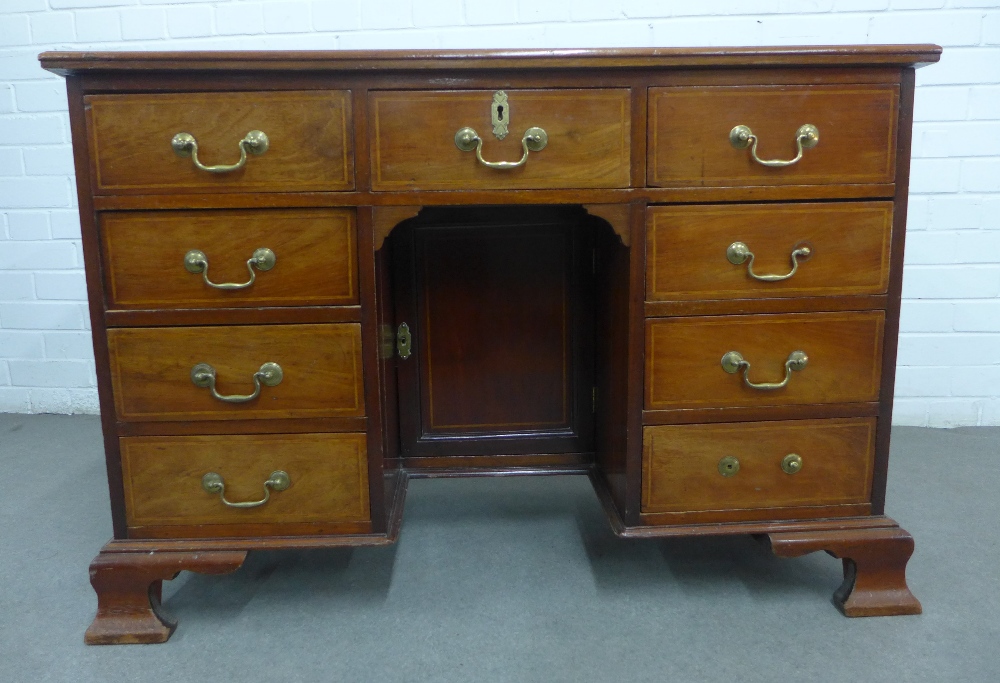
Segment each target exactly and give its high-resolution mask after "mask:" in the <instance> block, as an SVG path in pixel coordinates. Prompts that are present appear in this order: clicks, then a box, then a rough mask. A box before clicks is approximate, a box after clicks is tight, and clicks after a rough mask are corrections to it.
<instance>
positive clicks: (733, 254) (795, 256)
mask: <svg viewBox="0 0 1000 683" xmlns="http://www.w3.org/2000/svg"><path fill="white" fill-rule="evenodd" d="M791 256H792V269H791V270H790V271H788V272H787V273H785V274H784V275H758V274H757V273H755V272H753V258H754V254H753V252H752V251H750V247H748V246H747V245H746V243H745V242H733V243H732V244H730V245H729V248H728V249H726V258H727V259H728V260H729V262H730V263H732V264H733V265H734V266H738V265H742V264H743V263H746V264H747V274H748V275H749V276H750V277H752V278H753V279H754V280H759V281H760V282H781V281H782V280H787V279H788V278H790V277H791V276H793V275H795V273H796V272H797V271H798V270H799V263H800V262H801V261H804V260H806V259H807V258H809V257H810V256H812V249H811V248H810V247H807V246H801V247H797V248H795V249H793V250H792V255H791Z"/></svg>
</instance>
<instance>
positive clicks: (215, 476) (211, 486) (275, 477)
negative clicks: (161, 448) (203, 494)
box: [201, 470, 292, 509]
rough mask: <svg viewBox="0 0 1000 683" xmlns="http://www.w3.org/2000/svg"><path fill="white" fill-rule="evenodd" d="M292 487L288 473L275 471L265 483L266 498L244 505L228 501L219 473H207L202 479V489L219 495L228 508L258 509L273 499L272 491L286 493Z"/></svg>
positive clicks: (224, 485) (224, 483)
mask: <svg viewBox="0 0 1000 683" xmlns="http://www.w3.org/2000/svg"><path fill="white" fill-rule="evenodd" d="M291 485H292V480H291V478H290V477H289V476H288V473H287V472H284V471H282V470H275V471H274V472H271V476H270V477H268V479H267V481H265V482H264V497H263V498H261V499H260V500H251V501H247V502H244V503H233V502H232V501H228V500H226V482H224V481H223V480H222V475H221V474H219V473H217V472H206V473H205V476H203V477H202V478H201V487H202V488H203V489H205V491H207V492H208V493H218V494H219V500H221V501H222V504H223V505H225V506H226V507H231V508H242V509H245V508H256V507H260V506H261V505H263V504H264V503H266V502H267V501H269V500H270V499H271V491H272V490H274V491H284V490H285V489H287V488H288V487H289V486H291Z"/></svg>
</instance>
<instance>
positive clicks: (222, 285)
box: [184, 247, 277, 291]
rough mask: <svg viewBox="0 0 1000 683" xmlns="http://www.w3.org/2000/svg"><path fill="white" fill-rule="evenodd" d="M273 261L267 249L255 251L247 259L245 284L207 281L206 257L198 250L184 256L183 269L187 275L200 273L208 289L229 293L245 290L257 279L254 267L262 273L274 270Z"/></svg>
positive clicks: (275, 258)
mask: <svg viewBox="0 0 1000 683" xmlns="http://www.w3.org/2000/svg"><path fill="white" fill-rule="evenodd" d="M275 261H277V257H276V256H275V255H274V252H273V251H271V250H270V249H268V248H267V247H261V248H260V249H258V250H256V251H255V252H254V253H253V255H252V256H251V257H250V258H249V259H247V270H248V271H249V272H250V279H249V280H247V281H246V282H218V283H217V282H212V281H211V280H209V279H208V256H206V255H205V252H203V251H201V250H200V249H192V250H191V251H189V252H188V253H186V254H184V269H185V270H187V272H189V273H195V274H197V273H201V279H202V280H204V281H205V284H206V285H208V286H209V287H214V288H215V289H224V290H227V291H229V290H234V289H246V288H247V287H249V286H250V285H252V284H253V283H254V282H255V281H256V279H257V274H256V272H255V271H254V267H256V268H257V270H259V271H261V272H264V271H267V270H271V269H272V268H274V264H275Z"/></svg>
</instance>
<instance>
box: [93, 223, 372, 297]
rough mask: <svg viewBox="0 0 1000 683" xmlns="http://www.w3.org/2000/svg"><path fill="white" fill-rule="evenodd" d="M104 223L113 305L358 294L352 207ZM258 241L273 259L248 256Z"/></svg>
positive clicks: (106, 257)
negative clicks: (250, 261)
mask: <svg viewBox="0 0 1000 683" xmlns="http://www.w3.org/2000/svg"><path fill="white" fill-rule="evenodd" d="M100 232H101V242H102V244H103V248H104V263H105V273H106V283H107V292H108V303H109V307H111V308H213V307H227V308H228V307H234V306H235V307H240V306H318V305H346V304H357V303H358V285H357V256H356V252H357V249H356V231H355V224H354V211H353V210H345V209H289V210H259V211H163V212H121V213H105V214H102V215H101V216H100ZM260 249H268V250H270V252H271V255H272V257H273V263H270V262H268V261H267V260H266V257H265V258H264V259H260V260H255V261H254V265H253V266H248V265H247V262H248V261H249V260H251V259H253V258H254V256H255V254H260V253H261V252H259V251H258V250H260ZM192 252H200V254H194V255H193V256H191V258H190V259H189V258H188V257H189V256H190V255H192ZM202 257H203V258H202ZM206 264H207V267H206ZM206 278H207V281H206ZM251 278H252V282H251ZM209 283H211V284H209ZM219 285H240V287H239V288H230V287H223V288H220V287H219Z"/></svg>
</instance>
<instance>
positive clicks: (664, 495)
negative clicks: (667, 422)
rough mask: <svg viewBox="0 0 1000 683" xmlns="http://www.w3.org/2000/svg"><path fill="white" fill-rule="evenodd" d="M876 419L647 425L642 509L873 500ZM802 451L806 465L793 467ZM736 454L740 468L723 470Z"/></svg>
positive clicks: (775, 505)
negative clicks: (791, 470)
mask: <svg viewBox="0 0 1000 683" xmlns="http://www.w3.org/2000/svg"><path fill="white" fill-rule="evenodd" d="M874 447H875V420H874V419H872V418H856V419H847V420H794V421H787V422H749V423H727V424H714V425H705V424H694V425H672V426H658V427H646V428H644V429H643V459H642V465H643V468H642V473H643V486H642V511H643V512H647V513H648V512H686V511H697V510H726V509H744V508H769V507H792V506H811V505H839V504H850V503H864V502H867V500H868V496H869V493H870V486H871V469H872V453H873V450H874ZM790 453H795V454H797V455H799V456H801V458H802V463H803V464H802V469H801V470H799V471H798V472H797V473H795V474H786V473H785V472H784V471H783V470H782V469H781V460H782V458H784V457H785V456H786V455H788V454H790ZM726 456H734V457H736V458H737V459H738V460H739V464H740V468H739V471H738V472H737V473H736V474H735V475H733V476H730V477H724V476H722V475H721V474H719V469H718V466H719V460H720V459H721V458H723V457H726Z"/></svg>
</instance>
